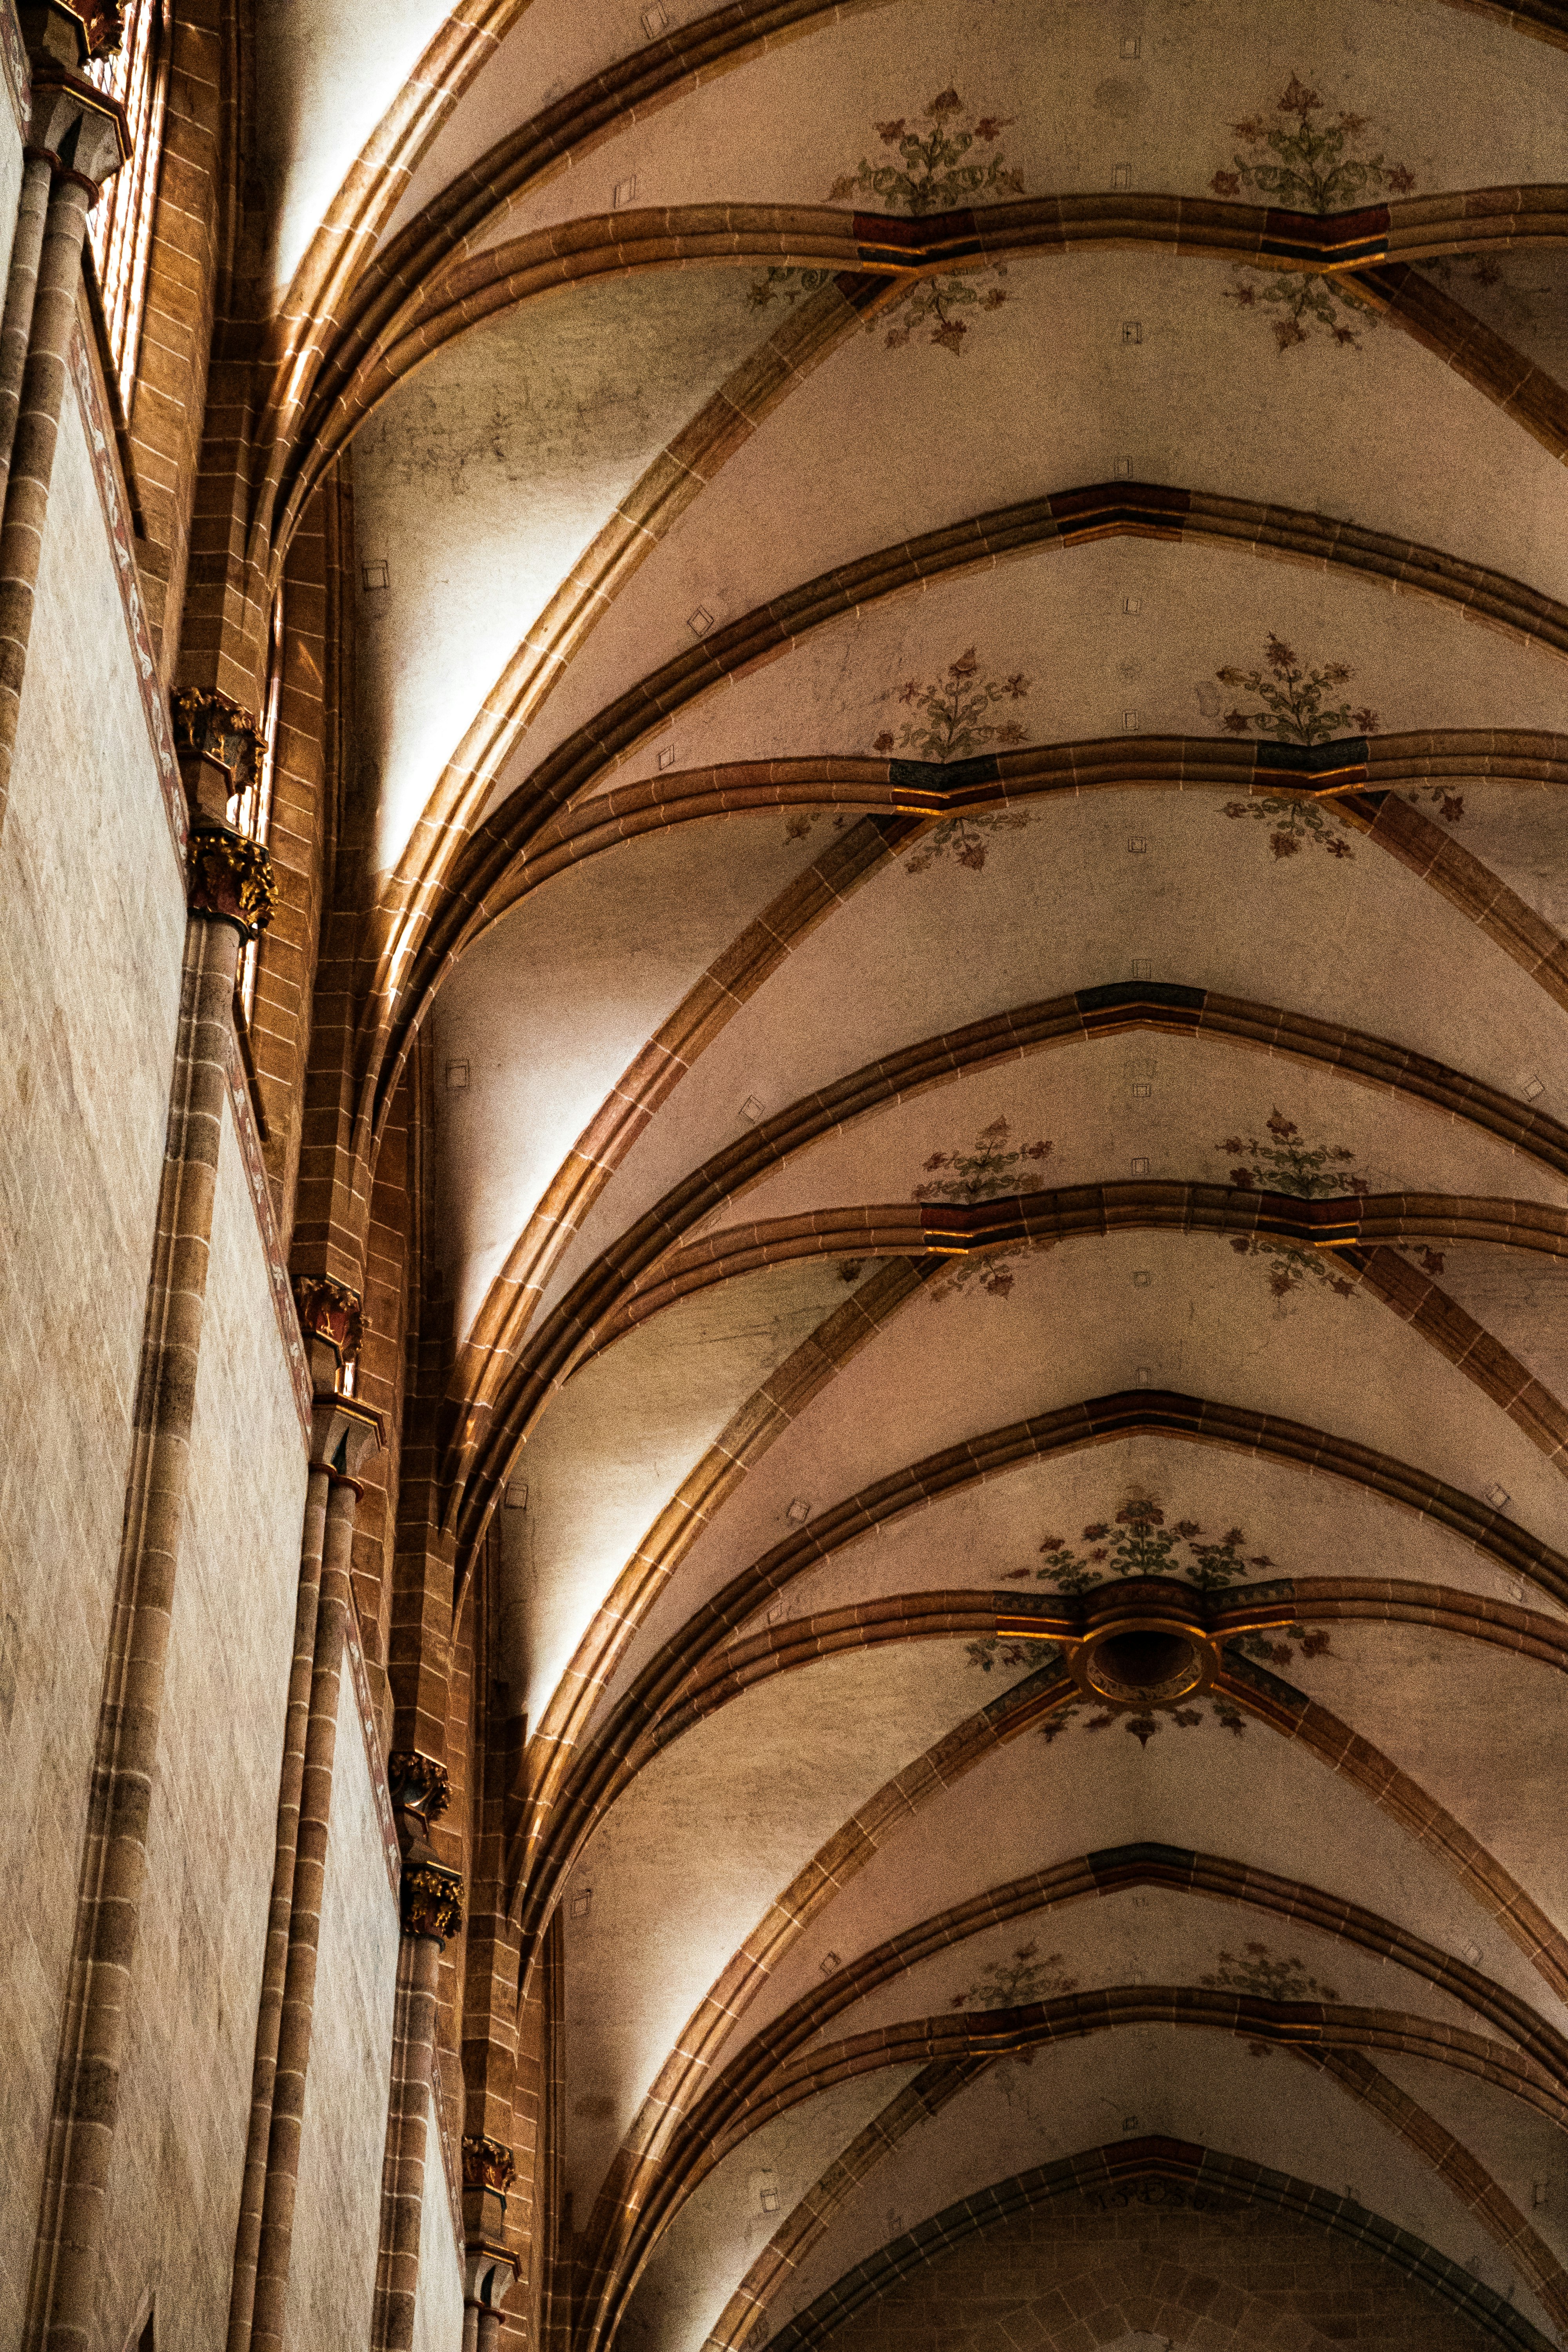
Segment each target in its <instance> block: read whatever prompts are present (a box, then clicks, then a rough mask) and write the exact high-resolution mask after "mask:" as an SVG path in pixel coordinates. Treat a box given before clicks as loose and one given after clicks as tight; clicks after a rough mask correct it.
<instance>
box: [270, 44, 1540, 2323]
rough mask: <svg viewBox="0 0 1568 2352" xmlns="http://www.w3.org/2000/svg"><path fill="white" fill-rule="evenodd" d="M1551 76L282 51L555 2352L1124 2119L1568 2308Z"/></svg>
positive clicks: (882, 2230)
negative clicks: (425, 1062) (494, 1750)
mask: <svg viewBox="0 0 1568 2352" xmlns="http://www.w3.org/2000/svg"><path fill="white" fill-rule="evenodd" d="M1562 15H1563V12H1562V11H1561V10H1554V9H1551V8H1548V7H1545V6H1543V5H1542V6H1537V7H1534V8H1530V9H1520V10H1517V11H1510V10H1508V9H1504V8H1501V7H1491V8H1489V7H1484V6H1471V7H1465V6H1460V5H1449V0H1315V4H1314V5H1307V0H1302V5H1290V6H1283V5H1278V6H1268V7H1262V6H1260V5H1258V0H1117V5H1113V6H1107V5H1095V4H1094V0H882V5H860V6H844V5H826V0H787V4H786V0H771V5H770V0H732V5H728V6H726V7H723V8H721V9H718V10H716V11H714V12H712V13H710V14H705V13H704V12H703V10H702V8H701V7H700V5H698V0H656V5H651V6H649V7H647V8H645V9H642V10H640V11H639V10H638V9H637V8H636V7H634V6H633V5H629V0H628V5H614V6H610V5H594V6H591V7H585V6H584V5H582V0H532V5H527V6H523V5H517V0H512V5H505V6H502V5H492V6H490V7H489V9H488V10H486V9H483V8H478V7H470V8H468V9H467V10H465V11H464V12H463V21H462V23H461V24H460V25H459V24H458V21H457V20H456V19H453V20H452V22H451V23H450V24H448V23H447V20H446V16H445V11H444V9H443V8H442V6H441V5H437V0H401V5H397V6H395V7H391V8H378V9H374V10H370V9H362V10H358V11H354V10H350V11H343V10H340V9H336V8H329V7H328V6H327V5H325V0H290V5H288V6H287V7H285V8H279V10H278V11H277V12H276V23H275V28H274V38H273V40H272V43H271V46H270V50H269V53H268V64H267V68H266V70H267V72H268V75H269V76H270V77H271V84H270V87H269V89H268V91H267V92H264V93H263V97H264V100H265V101H266V102H265V103H264V105H263V107H262V114H263V116H264V118H265V119H266V120H267V121H268V122H269V124H270V125H271V134H270V135H271V136H272V139H273V141H274V147H273V152H272V154H271V156H270V159H269V160H270V166H271V169H272V171H273V172H274V173H275V174H276V175H277V179H278V184H279V186H280V187H281V190H282V198H281V201H280V203H279V207H278V210H277V215H276V221H275V237H274V245H273V250H272V253H271V257H270V267H271V268H272V271H273V275H274V278H275V281H276V285H277V289H278V294H277V304H278V312H279V321H280V326H279V348H280V352H282V354H283V359H282V360H281V361H280V375H279V381H280V383H283V384H284V386H285V392H284V394H280V398H279V416H278V424H277V441H276V448H275V452H274V466H273V475H272V479H273V482H274V485H275V491H276V499H277V503H278V511H279V515H280V516H286V515H287V514H289V513H291V512H296V511H298V507H299V502H300V499H302V497H303V496H304V495H305V494H306V492H307V491H308V489H309V488H310V485H311V484H312V482H313V481H314V480H316V479H318V478H320V475H321V469H322V468H323V467H325V466H326V465H327V464H328V463H330V462H331V459H332V458H333V457H336V456H338V455H340V454H341V453H342V451H343V450H345V449H346V450H348V451H349V452H350V463H351V466H352V478H353V499H354V513H355V530H356V537H357V551H356V554H357V577H356V625H357V632H358V680H359V682H358V692H359V708H358V716H357V734H358V756H359V773H360V788H361V791H362V793H363V796H364V802H365V809H364V826H365V830H366V833H367V835H369V836H370V837H371V838H372V839H373V840H374V860H373V863H374V888H373V893H372V895H373V898H374V904H375V907H376V908H377V910H378V919H379V921H380V925H381V929H380V933H379V943H378V947H377V955H378V957H379V962H378V963H377V964H376V968H375V989H376V991H378V992H379V993H378V994H377V995H376V999H375V1005H374V1013H375V1019H374V1022H373V1023H372V1024H371V1029H372V1030H373V1031H374V1035H375V1038H376V1039H377V1041H378V1043H377V1047H376V1050H377V1052H378V1053H379V1054H380V1055H382V1061H381V1062H380V1063H379V1064H376V1065H375V1066H373V1067H371V1068H370V1069H369V1071H368V1075H367V1079H366V1083H367V1087H369V1089H370V1092H371V1093H372V1095H374V1092H375V1088H376V1087H377V1086H380V1087H381V1088H382V1098H384V1085H385V1077H386V1073H388V1072H390V1071H393V1070H395V1067H396V1066H397V1064H398V1057H399V1055H402V1054H403V1053H405V1051H406V1049H407V1045H408V1040H409V1038H410V1037H411V1036H412V1035H413V1034H415V1033H416V1031H417V1030H419V1029H420V1028H421V1027H424V1028H425V1030H426V1034H427V1035H429V1036H431V1037H433V1039H434V1047H435V1051H434V1067H435V1073H436V1087H437V1097H436V1098H437V1146H438V1158H439V1176H438V1182H439V1194H440V1204H441V1205H440V1216H439V1255H440V1258H441V1266H442V1276H443V1280H444V1286H445V1290H446V1294H447V1297H448V1298H449V1299H450V1300H451V1301H452V1302H453V1312H454V1317H455V1339H456V1345H455V1348H454V1352H453V1360H452V1370H451V1376H450V1390H449V1405H450V1414H449V1419H450V1426H451V1431H452V1435H451V1441H450V1448H449V1454H448V1459H447V1466H446V1474H445V1475H446V1478H447V1508H448V1511H449V1515H450V1519H451V1524H452V1525H453V1527H454V1528H455V1529H456V1530H457V1534H458V1543H459V1557H460V1559H472V1558H473V1556H474V1555H475V1552H476V1550H477V1549H478V1547H479V1545H480V1543H481V1542H482V1541H485V1540H487V1539H488V1540H489V1541H491V1542H499V1545H500V1559H501V1586H502V1601H503V1605H502V1608H501V1612H500V1656H499V1658H498V1659H497V1660H496V1661H494V1662H493V1664H494V1670H495V1671H496V1672H497V1673H498V1674H499V1675H502V1676H504V1677H505V1679H506V1680H507V1681H508V1682H509V1684H510V1687H511V1690H512V1693H513V1699H514V1704H516V1705H518V1706H525V1707H526V1711H527V1717H528V1727H529V1734H530V1750H529V1757H530V1775H529V1778H530V1790H531V1802H530V1809H529V1812H528V1817H527V1821H526V1823H525V1833H524V1835H523V1837H522V1839H521V1842H520V1846H519V1856H518V1866H517V1876H516V1885H515V1899H516V1902H517V1905H518V1906H519V1907H520V1910H521V1916H522V1918H523V1921H524V1925H525V1927H526V1929H527V1933H528V1936H529V1938H530V1942H529V1945H528V1949H529V1951H530V1952H534V1951H536V1950H537V1948H538V1943H539V1939H540V1938H542V1937H543V1935H544V1932H545V1929H546V1927H547V1923H548V1922H549V1920H550V1918H551V1917H552V1915H553V1916H556V1917H558V1918H559V1920H560V1921H561V1925H560V1927H558V1928H557V1929H555V1930H554V1931H553V1932H554V1933H555V1935H556V1936H557V1937H559V1940H560V1948H561V1965H562V1968H563V1972H564V1975H563V1981H564V2001H565V2011H566V2032H565V2075H564V2082H565V2110H566V2116H567V2137H566V2144H565V2147H564V2150H563V2165H564V2181H565V2186H566V2188H567V2189H569V2190H570V2193H571V2198H572V2213H573V2217H574V2231H575V2236H574V2244H575V2247H576V2250H577V2252H578V2254H579V2256H580V2257H581V2262H582V2273H581V2275H582V2277H583V2279H584V2282H585V2284H584V2287H583V2291H582V2294H581V2297H580V2301H579V2306H578V2314H577V2327H578V2333H579V2340H580V2343H581V2346H582V2347H583V2352H590V2347H599V2346H601V2345H608V2344H609V2343H610V2342H611V2341H612V2340H618V2341H621V2342H624V2343H625V2344H626V2345H627V2346H629V2347H634V2352H644V2348H645V2347H646V2352H698V2347H700V2346H701V2345H702V2344H703V2343H704V2341H705V2340H710V2341H713V2342H716V2343H718V2344H721V2345H725V2346H728V2345H731V2344H734V2345H738V2344H740V2343H741V2342H742V2341H746V2340H750V2341H752V2342H761V2341H762V2340H763V2336H770V2337H771V2338H773V2339H776V2338H777V2336H779V2334H780V2332H781V2331H783V2330H784V2329H786V2328H787V2327H789V2326H791V2325H792V2323H799V2327H798V2329H797V2335H798V2336H800V2339H801V2340H803V2341H805V2340H813V2330H814V2329H818V2328H819V2327H820V2326H821V2324H822V2315H823V2313H824V2311H825V2310H826V2309H828V2308H830V2306H828V2305H822V2304H821V2303H819V2298H821V2297H824V2296H826V2295H829V2294H832V2293H833V2292H834V2291H835V2290H836V2289H837V2288H838V2286H839V2284H840V2283H841V2282H842V2281H844V2280H845V2279H846V2277H847V2274H848V2273H852V2272H855V2271H856V2269H857V2266H858V2265H861V2264H868V2263H869V2264H873V2265H874V2264H875V2263H876V2262H877V2261H879V2260H882V2259H886V2260H887V2261H889V2262H893V2263H896V2261H897V2259H898V2257H897V2254H896V2251H895V2252H893V2253H889V2249H893V2250H896V2249H897V2248H898V2247H899V2246H900V2245H901V2244H903V2243H904V2242H905V2241H906V2239H907V2237H908V2233H910V2231H917V2230H918V2229H919V2226H920V2225H921V2223H922V2222H925V2221H929V2220H930V2219H931V2217H933V2216H936V2215H939V2214H942V2213H943V2212H945V2211H946V2210H947V2209H948V2208H950V2207H952V2206H954V2205H955V2204H957V2203H959V2202H960V2200H968V2199H973V2198H974V2197H975V2196H976V2195H977V2194H978V2193H979V2192H980V2191H982V2190H984V2189H987V2188H989V2187H992V2186H994V2185H995V2184H997V2183H999V2182H1005V2181H1007V2180H1009V2179H1013V2178H1014V2177H1015V2176H1018V2175H1023V2174H1028V2173H1030V2172H1032V2171H1034V2170H1036V2169H1037V2168H1041V2167H1048V2166H1050V2165H1053V2164H1056V2163H1058V2162H1060V2161H1062V2160H1066V2159H1074V2160H1080V2161H1081V2162H1082V2163H1084V2164H1089V2163H1090V2162H1091V2160H1093V2159H1094V2157H1095V2152H1096V2151H1098V2150H1101V2149H1105V2148H1108V2147H1110V2148H1111V2149H1112V2150H1113V2151H1114V2148H1115V2147H1120V2146H1121V2145H1122V2144H1124V2143H1135V2142H1137V2143H1141V2142H1142V2141H1145V2140H1147V2141H1151V2142H1152V2141H1155V2140H1159V2139H1164V2140H1167V2141H1172V2142H1181V2143H1185V2144H1187V2145H1188V2146H1190V2147H1197V2148H1200V2149H1207V2150H1211V2151H1214V2152H1215V2154H1216V2155H1219V2156H1224V2157H1227V2158H1235V2159H1239V2160H1241V2161H1243V2162H1244V2163H1247V2164H1250V2165H1254V2166H1259V2167H1263V2168H1268V2169H1269V2170H1271V2171H1272V2172H1274V2173H1277V2174H1279V2175H1285V2176H1289V2177H1290V2178H1291V2179H1298V2180H1307V2181H1310V2182H1311V2183H1312V2184H1314V2185H1316V2186H1317V2187H1319V2188H1321V2189H1323V2190H1325V2191H1327V2192H1328V2193H1329V2194H1330V2196H1331V2198H1333V2199H1342V2200H1345V2210H1346V2211H1347V2212H1349V2211H1354V2210H1361V2209H1364V2210H1365V2211H1366V2212H1369V2213H1371V2214H1372V2215H1373V2216H1375V2217H1377V2219H1378V2222H1379V2225H1380V2226H1382V2225H1386V2226H1387V2227H1388V2228H1389V2229H1391V2230H1393V2231H1405V2232H1408V2233H1409V2234H1410V2237H1411V2238H1412V2239H1413V2240H1419V2241H1420V2242H1423V2243H1424V2244H1425V2245H1426V2247H1428V2248H1430V2249H1433V2250H1435V2252H1436V2254H1437V2255H1439V2256H1443V2257H1446V2258H1447V2262H1448V2263H1450V2264H1451V2265H1453V2266H1454V2269H1455V2272H1456V2273H1468V2278H1469V2280H1470V2281H1471V2282H1472V2283H1473V2285H1474V2290H1475V2300H1474V2308H1475V2310H1476V2311H1477V2312H1479V2313H1481V2314H1482V2315H1483V2316H1484V2315H1486V2314H1487V2313H1492V2314H1493V2315H1494V2317H1495V2315H1496V2314H1499V2313H1510V2314H1511V2315H1510V2317H1509V2320H1508V2325H1510V2326H1512V2325H1514V2324H1515V2317H1517V2318H1518V2319H1519V2320H1521V2321H1522V2323H1523V2324H1524V2326H1525V2327H1526V2330H1527V2333H1526V2334H1524V2335H1516V2336H1506V2337H1505V2338H1504V2339H1502V2340H1508V2341H1510V2342H1512V2341H1517V2342H1521V2343H1522V2342H1525V2341H1528V2340H1531V2338H1530V2337H1529V2336H1528V2330H1529V2329H1534V2330H1536V2331H1539V2334H1538V2336H1536V2337H1535V2338H1534V2339H1533V2340H1536V2341H1540V2340H1544V2341H1546V2342H1549V2343H1552V2344H1562V2343H1564V2342H1568V2276H1565V2275H1564V2272H1563V2263H1565V2262H1568V2164H1565V2163H1564V2160H1563V2156H1562V2153H1561V2151H1562V2148H1563V2145H1564V2143H1563V2137H1562V2127H1563V2120H1564V2113H1565V2107H1564V2103H1565V2101H1568V1865H1565V1864H1564V1858H1563V1841H1562V1836H1561V1828H1560V1822H1559V1811H1560V1806H1559V1802H1558V1791H1559V1790H1560V1787H1561V1784H1562V1780H1563V1771H1564V1768H1565V1766H1568V1711H1565V1709H1564V1705H1563V1690H1564V1684H1563V1673H1564V1669H1565V1667H1568V1523H1565V1514H1564V1499H1565V1493H1568V1490H1565V1487H1564V1483H1563V1481H1564V1473H1565V1471H1568V1402H1564V1400H1568V1340H1565V1339H1564V1337H1563V1334H1564V1331H1565V1330H1568V1319H1565V1310H1568V1194H1565V1181H1568V1025H1565V1022H1564V1011H1565V1008H1568V947H1565V946H1564V944H1563V937H1562V934H1563V931H1564V929H1568V883H1565V881H1564V877H1565V876H1568V814H1565V810H1568V797H1565V795H1564V793H1563V785H1564V782H1568V668H1565V667H1564V656H1568V483H1565V480H1564V475H1563V458H1564V455H1565V454H1568V329H1565V327H1564V323H1563V321H1564V318H1565V317H1568V310H1565V307H1564V296H1565V294H1568V185H1565V184H1568V137H1565V132H1564V123H1565V121H1568V34H1565V33H1564V29H1563V26H1561V25H1558V24H1556V23H1555V20H1556V19H1557V18H1558V17H1560V16H1562ZM1553 32H1555V35H1556V37H1554V38H1553V37H1535V36H1537V35H1541V34H1543V33H1544V34H1545V35H1548V36H1550V35H1552V34H1553ZM285 361H286V362H288V365H287V366H286V365H284V362H285ZM289 367H293V368H294V369H295V373H294V374H293V375H290V374H289ZM290 404H292V405H290ZM377 1024H379V1025H377ZM367 1034H368V1033H367ZM1178 2029H1180V2030H1178ZM939 2111H940V2120H934V2119H933V2118H935V2117H937V2116H938V2114H939ZM1479 2324H1480V2322H1479V2321H1478V2325H1479ZM1496 2324H1497V2326H1499V2327H1501V2326H1503V2324H1504V2323H1503V2321H1502V2320H1501V2319H1498V2320H1497V2322H1496Z"/></svg>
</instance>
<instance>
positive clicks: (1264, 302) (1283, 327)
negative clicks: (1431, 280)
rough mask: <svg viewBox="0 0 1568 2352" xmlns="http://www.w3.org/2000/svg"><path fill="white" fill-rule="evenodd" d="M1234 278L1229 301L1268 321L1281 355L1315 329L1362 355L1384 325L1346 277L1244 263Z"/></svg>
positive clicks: (1342, 346) (1228, 294)
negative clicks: (1372, 332) (1365, 341)
mask: <svg viewBox="0 0 1568 2352" xmlns="http://www.w3.org/2000/svg"><path fill="white" fill-rule="evenodd" d="M1229 176H1230V175H1229V174H1228V173H1227V174H1226V177H1227V178H1228V177H1229ZM1230 274H1231V277H1232V278H1233V279H1234V280H1235V283H1234V285H1230V286H1227V287H1226V289H1225V299H1226V301H1227V302H1235V303H1236V304H1237V306H1238V307H1239V308H1240V309H1241V310H1257V311H1258V312H1259V313H1260V314H1261V316H1262V317H1264V318H1266V319H1267V320H1268V324H1269V327H1270V329H1271V331H1272V332H1273V336H1274V345H1275V349H1276V350H1277V351H1278V352H1279V353H1280V354H1281V356H1283V354H1284V353H1285V352H1289V351H1294V349H1295V347H1296V345H1297V344H1298V343H1304V342H1306V341H1307V340H1308V338H1309V336H1310V333H1311V331H1312V330H1313V328H1315V327H1321V328H1322V329H1323V331H1325V333H1326V334H1327V335H1328V336H1329V338H1330V340H1331V341H1333V342H1335V343H1338V344H1339V345H1340V347H1341V349H1342V350H1345V351H1352V352H1359V351H1360V349H1361V347H1362V345H1361V339H1362V337H1363V334H1364V333H1365V332H1366V330H1367V329H1368V328H1369V327H1375V326H1376V325H1377V324H1378V323H1379V320H1378V315H1377V312H1376V311H1375V310H1373V307H1372V304H1371V303H1370V302H1369V301H1367V300H1366V299H1365V298H1364V297H1363V295H1360V294H1358V293H1357V292H1356V291H1355V289H1354V288H1353V287H1352V286H1351V285H1350V284H1349V282H1348V281H1347V280H1346V279H1345V278H1332V277H1325V276H1324V275H1323V273H1322V272H1321V270H1316V269H1248V268H1246V267H1245V266H1244V265H1243V264H1240V263H1237V265H1236V266H1235V267H1234V268H1232V270H1231V273H1230Z"/></svg>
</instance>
